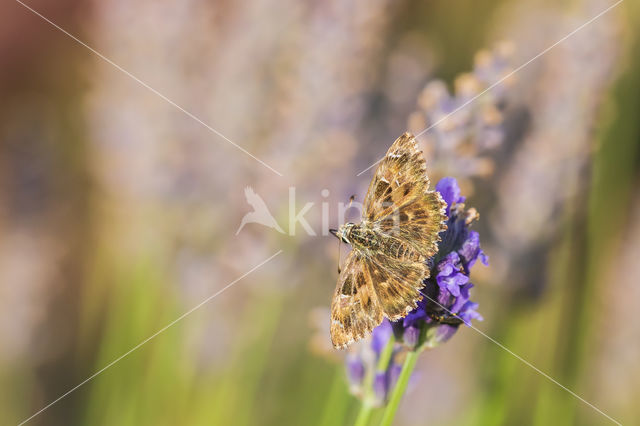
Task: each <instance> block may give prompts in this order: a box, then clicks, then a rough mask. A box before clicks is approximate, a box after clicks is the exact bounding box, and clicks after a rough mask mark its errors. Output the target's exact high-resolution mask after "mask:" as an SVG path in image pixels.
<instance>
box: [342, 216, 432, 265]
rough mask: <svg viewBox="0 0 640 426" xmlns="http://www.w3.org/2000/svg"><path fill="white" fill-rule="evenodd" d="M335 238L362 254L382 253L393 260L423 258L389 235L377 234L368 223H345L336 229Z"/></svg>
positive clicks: (408, 246) (407, 245) (418, 259)
mask: <svg viewBox="0 0 640 426" xmlns="http://www.w3.org/2000/svg"><path fill="white" fill-rule="evenodd" d="M336 236H337V237H338V238H340V239H341V240H342V241H343V242H345V243H347V244H351V246H352V247H353V248H354V249H356V250H358V251H360V252H362V253H364V254H367V253H372V252H382V253H384V254H386V255H387V256H390V257H392V258H394V259H407V260H413V261H420V260H422V259H423V256H422V255H420V254H419V253H418V252H417V251H416V250H414V249H413V248H412V247H411V246H410V245H409V244H407V243H405V242H403V241H401V240H399V239H398V238H395V237H393V236H391V235H387V234H384V233H380V232H377V231H376V230H375V229H373V226H372V224H371V223H370V222H368V221H363V222H361V223H359V224H355V223H346V224H344V225H342V226H340V228H338V232H337V234H336Z"/></svg>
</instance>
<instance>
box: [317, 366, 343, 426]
mask: <svg viewBox="0 0 640 426" xmlns="http://www.w3.org/2000/svg"><path fill="white" fill-rule="evenodd" d="M344 385H345V379H344V371H343V369H342V368H337V369H336V374H335V375H334V378H333V383H332V384H331V390H330V392H329V397H328V398H327V402H326V404H325V406H324V412H323V414H322V417H321V420H320V423H318V426H331V425H335V424H344V416H345V413H346V411H347V404H348V402H349V398H348V393H347V392H346V391H345V389H344V387H345V386H344Z"/></svg>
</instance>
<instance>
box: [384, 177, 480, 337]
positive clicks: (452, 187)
mask: <svg viewBox="0 0 640 426" xmlns="http://www.w3.org/2000/svg"><path fill="white" fill-rule="evenodd" d="M436 190H437V191H438V192H440V194H441V195H442V198H443V199H444V200H445V201H446V202H447V216H448V221H447V225H448V229H447V230H446V231H444V232H443V233H442V234H441V235H440V237H441V238H442V241H441V243H440V247H439V251H438V253H437V255H436V256H435V257H434V259H433V260H432V262H433V264H432V266H431V276H430V277H429V278H428V279H427V280H426V281H425V287H424V289H423V290H422V293H423V295H424V298H423V299H422V300H421V301H420V302H419V303H418V307H417V308H416V309H414V310H413V311H411V312H410V313H409V314H408V315H407V316H406V317H405V318H403V319H402V320H399V321H396V322H393V323H391V326H392V328H393V332H394V334H395V336H396V338H397V339H398V340H400V341H403V342H404V344H405V345H406V346H408V347H409V348H411V349H417V348H419V347H422V346H428V347H433V346H437V345H439V344H441V343H443V342H446V341H447V340H448V339H450V338H451V337H452V336H453V335H454V334H455V332H456V331H457V329H458V326H459V324H462V323H464V324H466V325H471V320H474V319H476V320H480V321H481V320H482V316H481V315H480V314H479V313H478V312H477V311H476V309H477V308H478V304H477V303H474V302H472V301H471V300H470V294H469V290H470V289H471V288H472V287H473V284H472V283H471V282H470V280H469V274H470V272H471V268H472V267H473V266H474V265H475V263H476V262H477V261H478V259H479V260H480V261H481V262H482V263H483V264H484V265H488V258H487V256H486V255H485V254H484V252H483V251H482V249H481V248H480V236H479V234H478V233H477V232H476V231H472V230H470V229H469V226H470V224H471V223H472V222H473V220H475V219H476V218H477V212H476V211H475V210H474V209H468V210H465V206H464V204H463V202H464V201H465V197H463V196H461V195H460V187H459V186H458V183H457V181H456V180H455V179H454V178H451V177H446V178H443V179H441V180H440V181H439V182H438V184H437V185H436ZM385 327H386V326H385ZM375 331H376V330H374V332H375Z"/></svg>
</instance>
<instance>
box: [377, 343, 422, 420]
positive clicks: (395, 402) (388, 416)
mask: <svg viewBox="0 0 640 426" xmlns="http://www.w3.org/2000/svg"><path fill="white" fill-rule="evenodd" d="M417 360H418V352H416V351H411V352H409V353H407V358H406V359H405V360H404V364H403V365H402V371H401V372H400V377H398V383H396V386H395V387H394V388H393V393H392V394H391V398H390V399H389V404H387V408H386V409H385V410H384V415H383V417H382V422H381V423H380V425H381V426H391V423H392V422H393V419H394V418H395V416H396V411H398V406H399V405H400V401H401V400H402V396H403V395H404V392H405V390H407V384H408V383H409V377H411V372H412V371H413V369H414V367H415V366H416V361H417Z"/></svg>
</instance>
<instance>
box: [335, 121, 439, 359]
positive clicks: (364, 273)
mask: <svg viewBox="0 0 640 426" xmlns="http://www.w3.org/2000/svg"><path fill="white" fill-rule="evenodd" d="M426 167H427V166H426V162H425V160H424V158H423V155H422V151H420V149H418V145H417V143H416V139H415V138H414V137H413V135H411V134H410V133H405V134H403V135H402V136H400V137H399V138H398V139H397V140H396V141H395V142H394V143H393V145H391V148H389V151H388V152H387V155H386V156H385V157H384V159H383V160H382V161H381V162H380V165H379V166H378V168H377V170H376V173H375V175H374V177H373V179H372V180H371V184H370V185H369V189H368V191H367V196H366V198H365V200H364V206H363V211H362V221H361V222H360V223H359V224H354V223H346V224H344V225H342V226H340V228H339V229H338V230H331V231H332V233H333V234H334V235H335V236H336V237H338V238H339V239H340V240H342V241H343V242H345V243H348V244H350V245H351V246H352V250H351V252H350V253H349V255H348V257H347V259H346V261H345V264H344V268H343V269H342V272H341V273H340V277H339V278H338V285H337V286H336V290H335V293H334V295H333V301H332V303H331V328H330V330H331V341H332V342H333V346H334V347H336V348H344V347H346V346H347V345H349V344H350V343H353V342H354V341H357V340H360V339H362V338H364V337H366V336H368V335H369V334H370V333H371V331H372V330H373V329H374V328H375V327H376V326H378V325H379V324H380V323H381V322H382V319H383V318H384V317H387V318H389V319H390V320H391V321H395V320H398V319H400V318H403V317H405V316H406V315H407V314H408V313H409V312H410V311H411V310H413V309H415V308H416V306H417V302H418V301H419V300H420V299H421V298H422V295H421V293H420V290H421V289H422V287H423V286H424V284H423V281H424V280H425V279H426V278H428V277H429V267H428V265H427V261H428V260H429V259H430V258H431V257H432V256H433V255H434V254H435V253H436V252H437V251H438V242H439V241H440V237H439V234H440V232H442V231H444V230H445V229H447V225H446V219H447V217H446V214H445V208H446V203H445V202H444V200H443V199H442V197H441V196H440V194H439V193H438V192H435V191H430V190H429V178H428V177H427V173H426V171H427V169H426Z"/></svg>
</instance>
